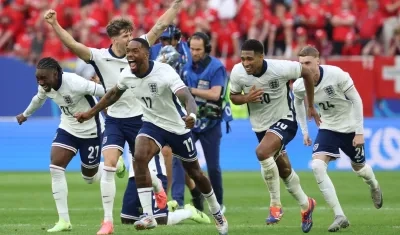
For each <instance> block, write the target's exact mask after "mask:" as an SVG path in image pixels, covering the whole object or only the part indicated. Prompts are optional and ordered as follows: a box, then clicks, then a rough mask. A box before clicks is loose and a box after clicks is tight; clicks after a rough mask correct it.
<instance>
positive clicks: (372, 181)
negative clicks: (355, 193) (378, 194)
mask: <svg viewBox="0 0 400 235" xmlns="http://www.w3.org/2000/svg"><path fill="white" fill-rule="evenodd" d="M353 171H354V172H355V173H356V174H357V175H358V176H359V177H361V178H363V180H364V182H365V183H367V184H368V185H369V187H370V188H372V189H376V188H378V181H377V180H376V178H375V174H374V172H373V171H372V168H371V166H370V165H368V164H365V165H364V167H363V168H361V169H360V170H359V171H355V170H353Z"/></svg>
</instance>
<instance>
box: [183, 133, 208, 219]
mask: <svg viewBox="0 0 400 235" xmlns="http://www.w3.org/2000/svg"><path fill="white" fill-rule="evenodd" d="M192 138H193V143H196V142H197V141H198V140H199V134H198V133H194V132H192ZM200 144H201V142H200ZM182 168H183V167H182ZM185 184H186V187H188V188H189V191H190V194H191V195H192V200H191V201H192V204H193V206H194V207H195V208H196V209H197V210H199V211H204V197H203V194H202V193H201V192H200V190H199V188H198V187H197V186H196V184H195V183H194V181H193V179H192V178H190V176H189V175H188V174H187V172H186V171H185Z"/></svg>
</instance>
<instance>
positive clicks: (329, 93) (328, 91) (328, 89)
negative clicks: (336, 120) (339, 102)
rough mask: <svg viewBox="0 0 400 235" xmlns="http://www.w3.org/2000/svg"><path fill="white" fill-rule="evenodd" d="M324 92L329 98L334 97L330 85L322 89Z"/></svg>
mask: <svg viewBox="0 0 400 235" xmlns="http://www.w3.org/2000/svg"><path fill="white" fill-rule="evenodd" d="M324 91H325V93H326V94H327V95H328V96H329V97H332V96H335V89H334V88H333V86H332V85H329V86H327V87H324Z"/></svg>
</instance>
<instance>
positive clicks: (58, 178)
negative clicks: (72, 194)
mask: <svg viewBox="0 0 400 235" xmlns="http://www.w3.org/2000/svg"><path fill="white" fill-rule="evenodd" d="M50 175H51V189H52V191H53V198H54V201H55V202H56V207H57V212H58V216H59V217H60V219H63V220H64V221H65V222H69V213H68V200H67V198H68V186H67V179H66V178H65V169H64V168H62V167H59V166H56V165H50Z"/></svg>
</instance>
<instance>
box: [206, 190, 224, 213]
mask: <svg viewBox="0 0 400 235" xmlns="http://www.w3.org/2000/svg"><path fill="white" fill-rule="evenodd" d="M203 196H204V198H205V199H206V200H207V203H208V208H210V212H211V214H213V215H214V214H217V213H218V212H220V211H221V206H220V205H219V203H218V201H217V198H216V197H215V193H214V190H212V189H211V192H209V193H207V194H204V193H203Z"/></svg>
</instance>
